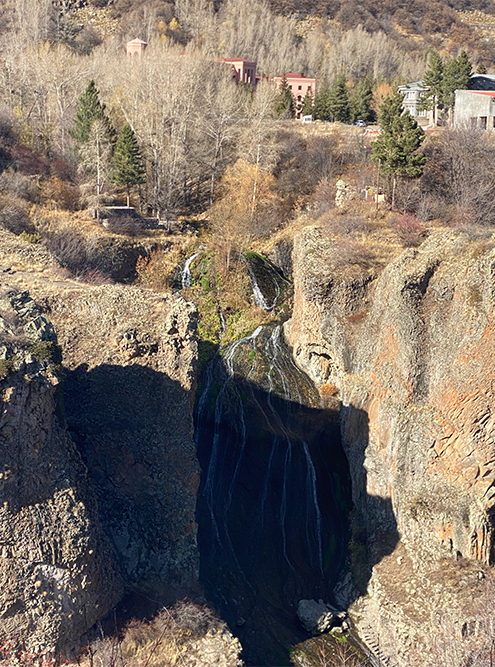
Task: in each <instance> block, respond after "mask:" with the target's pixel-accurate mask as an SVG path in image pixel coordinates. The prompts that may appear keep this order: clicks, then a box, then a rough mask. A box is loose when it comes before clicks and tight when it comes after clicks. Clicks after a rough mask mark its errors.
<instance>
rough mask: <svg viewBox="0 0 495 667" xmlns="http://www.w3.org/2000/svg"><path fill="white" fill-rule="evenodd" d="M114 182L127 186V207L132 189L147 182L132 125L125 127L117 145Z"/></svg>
mask: <svg viewBox="0 0 495 667" xmlns="http://www.w3.org/2000/svg"><path fill="white" fill-rule="evenodd" d="M112 181H113V182H114V183H117V185H123V186H124V185H125V188H126V193H127V206H129V204H130V189H131V187H132V186H133V185H141V184H142V183H144V182H145V181H146V178H145V173H144V169H143V160H142V157H141V153H140V151H139V146H138V142H137V139H136V135H135V134H134V132H133V130H132V128H131V126H130V125H125V127H124V128H123V130H122V132H121V133H120V134H119V138H118V139H117V143H116V144H115V149H114V152H113V173H112Z"/></svg>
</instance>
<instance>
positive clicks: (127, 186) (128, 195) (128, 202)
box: [126, 183, 131, 208]
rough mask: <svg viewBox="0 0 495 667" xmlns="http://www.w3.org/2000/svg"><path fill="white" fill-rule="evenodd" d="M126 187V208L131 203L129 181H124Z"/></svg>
mask: <svg viewBox="0 0 495 667" xmlns="http://www.w3.org/2000/svg"><path fill="white" fill-rule="evenodd" d="M126 189H127V193H126V194H127V208H129V207H130V205H131V193H130V192H129V183H126Z"/></svg>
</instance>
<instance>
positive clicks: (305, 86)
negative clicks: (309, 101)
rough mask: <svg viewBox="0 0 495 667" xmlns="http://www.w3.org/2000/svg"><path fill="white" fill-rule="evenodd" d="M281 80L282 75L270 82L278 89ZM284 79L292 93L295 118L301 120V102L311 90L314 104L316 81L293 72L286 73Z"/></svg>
mask: <svg viewBox="0 0 495 667" xmlns="http://www.w3.org/2000/svg"><path fill="white" fill-rule="evenodd" d="M283 78H284V75H281V76H274V77H272V78H271V79H270V81H273V82H274V83H275V84H276V86H277V88H278V87H279V86H280V83H281V81H282V79H283ZM285 78H286V79H287V83H288V84H289V88H290V89H291V91H292V96H293V97H294V100H295V102H296V118H301V117H302V106H303V101H304V98H305V96H306V93H307V92H308V90H309V89H311V94H312V96H313V102H314V99H315V90H316V79H312V78H311V77H308V76H304V74H302V73H301V74H296V73H295V72H287V73H286V74H285Z"/></svg>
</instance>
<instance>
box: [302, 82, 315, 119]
mask: <svg viewBox="0 0 495 667" xmlns="http://www.w3.org/2000/svg"><path fill="white" fill-rule="evenodd" d="M313 114H314V108H313V91H312V90H311V88H308V92H307V93H306V95H305V96H304V99H303V105H302V115H303V116H313Z"/></svg>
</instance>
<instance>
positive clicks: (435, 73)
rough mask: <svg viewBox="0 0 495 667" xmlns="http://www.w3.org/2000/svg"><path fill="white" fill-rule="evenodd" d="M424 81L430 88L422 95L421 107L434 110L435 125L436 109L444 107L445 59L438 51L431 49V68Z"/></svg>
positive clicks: (434, 120)
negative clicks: (443, 59)
mask: <svg viewBox="0 0 495 667" xmlns="http://www.w3.org/2000/svg"><path fill="white" fill-rule="evenodd" d="M423 83H424V85H425V87H426V88H427V89H428V90H426V91H425V92H424V93H422V95H421V103H420V105H419V109H424V110H427V111H430V110H433V125H435V124H436V111H437V109H443V96H444V82H443V61H442V59H441V58H440V56H439V55H438V53H437V52H436V51H431V53H430V62H429V68H428V69H427V70H426V73H425V76H424V79H423Z"/></svg>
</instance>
